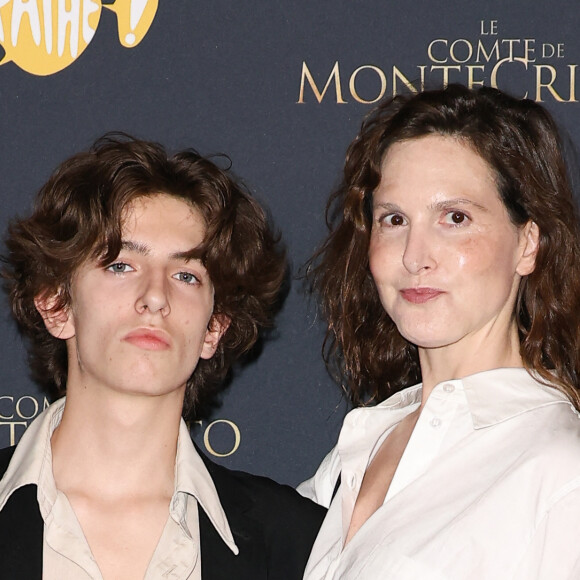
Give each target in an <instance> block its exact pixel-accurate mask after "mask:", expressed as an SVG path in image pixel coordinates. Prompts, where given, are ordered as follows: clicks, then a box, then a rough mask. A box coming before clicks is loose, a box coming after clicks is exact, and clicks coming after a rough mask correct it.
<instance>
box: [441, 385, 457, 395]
mask: <svg viewBox="0 0 580 580" xmlns="http://www.w3.org/2000/svg"><path fill="white" fill-rule="evenodd" d="M443 390H444V391H445V392H446V393H452V392H453V391H454V390H455V387H454V386H453V385H452V384H451V383H445V384H444V385H443Z"/></svg>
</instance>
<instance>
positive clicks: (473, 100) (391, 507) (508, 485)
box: [300, 86, 580, 580]
mask: <svg viewBox="0 0 580 580" xmlns="http://www.w3.org/2000/svg"><path fill="white" fill-rule="evenodd" d="M329 215H331V216H333V219H331V220H330V221H331V232H330V235H329V237H328V239H327V240H326V242H325V244H324V245H323V247H322V249H321V250H320V251H319V252H318V254H317V255H316V256H315V258H314V259H313V262H312V265H311V270H310V273H311V276H312V282H313V287H314V289H315V290H316V291H317V292H318V293H319V295H320V297H321V302H322V306H323V311H324V313H325V315H326V318H327V321H328V334H327V340H326V347H327V348H326V351H325V354H326V360H327V363H329V364H334V369H335V370H337V371H338V372H339V374H340V376H341V379H342V384H343V385H344V386H345V388H346V389H347V391H348V393H349V395H350V398H351V399H352V401H353V403H354V404H355V405H358V406H359V407H360V408H358V409H355V410H353V411H351V412H350V413H349V414H348V416H347V417H346V419H345V422H344V425H343V428H342V431H341V434H340V437H339V440H338V444H337V446H336V448H335V449H334V450H333V451H332V452H331V453H330V454H329V455H328V456H327V457H326V459H325V460H324V461H323V463H322V465H321V466H320V468H319V470H318V471H317V473H316V475H315V476H314V477H313V478H312V479H311V480H309V481H307V482H305V483H304V484H302V486H301V488H300V491H301V492H302V493H303V494H304V495H306V496H308V497H311V498H312V499H314V500H316V501H318V502H319V503H321V504H323V505H326V506H329V505H330V510H329V513H328V515H327V517H326V520H325V522H324V524H323V526H322V528H321V531H320V533H319V536H318V539H317V540H316V543H315V545H314V548H313V552H312V554H311V557H310V561H309V563H308V566H307V569H306V574H305V578H307V579H308V580H318V579H322V578H324V579H326V580H330V579H333V580H338V579H341V580H350V579H353V578H357V579H369V580H370V579H372V580H376V579H377V578H393V579H396V580H407V579H421V580H424V579H437V580H443V579H446V580H447V579H454V580H460V579H461V580H468V579H469V580H474V579H475V580H477V579H493V580H497V579H504V578H506V579H508V578H509V579H521V580H523V579H525V580H530V579H534V578H542V579H548V578H549V579H550V580H553V579H560V578H580V545H578V542H577V538H576V536H577V534H576V532H577V528H578V526H579V525H580V523H579V522H580V418H579V414H578V411H577V409H578V407H579V402H580V397H579V394H578V387H579V386H580V261H579V259H578V256H580V226H579V221H578V213H577V210H576V207H575V205H574V202H573V198H572V193H571V187H570V183H569V181H568V177H567V174H566V166H565V163H564V161H563V157H562V149H561V144H560V141H559V137H558V134H557V130H556V127H555V124H554V122H553V120H552V119H551V117H550V116H549V114H548V113H547V112H546V111H545V110H544V109H543V108H542V107H541V106H540V105H538V104H536V103H534V102H532V101H528V100H516V99H514V98H511V97H509V96H507V95H505V94H503V93H501V92H499V91H497V90H494V89H490V88H482V89H480V90H469V89H467V88H465V87H462V86H449V87H448V88H446V89H444V90H436V91H426V92H423V93H420V94H417V95H412V96H404V97H403V96H398V97H395V98H394V99H392V100H390V101H388V102H385V103H383V104H381V105H380V106H379V107H378V108H377V109H375V110H374V111H373V112H372V113H371V114H370V116H369V117H368V118H367V120H366V121H365V122H364V124H363V126H362V130H361V132H360V134H359V135H358V137H357V138H356V139H355V140H354V142H353V143H352V144H351V146H350V148H349V150H348V154H347V160H346V164H345V171H344V179H343V182H342V184H341V186H340V188H339V190H338V191H337V192H336V193H335V194H334V195H333V197H332V198H331V201H330V202H329ZM413 385H414V386H413ZM381 401H382V402H381ZM374 403H379V404H378V405H376V406H369V405H370V404H374Z"/></svg>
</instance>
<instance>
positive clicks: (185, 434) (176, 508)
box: [0, 397, 238, 554]
mask: <svg viewBox="0 0 580 580" xmlns="http://www.w3.org/2000/svg"><path fill="white" fill-rule="evenodd" d="M65 402H66V398H65V397H63V398H62V399H59V400H58V401H56V402H55V403H53V404H52V405H50V407H48V408H47V409H46V410H45V411H44V412H43V413H42V414H41V415H39V417H37V418H36V419H35V420H34V421H33V422H32V424H31V425H30V426H29V427H28V429H27V430H26V431H25V433H24V435H23V436H22V438H21V439H20V442H19V444H18V446H17V447H16V450H15V451H14V455H13V457H12V460H11V462H10V465H9V466H8V469H7V470H6V473H5V474H4V477H3V478H2V480H0V509H2V508H3V507H4V505H5V503H6V502H7V500H8V498H9V497H10V495H11V494H12V493H13V492H14V491H16V490H17V489H18V488H20V487H23V486H25V485H28V484H34V485H37V486H38V500H39V506H40V509H41V514H42V516H43V518H46V516H47V515H48V513H50V510H51V509H52V505H53V504H54V502H55V500H56V495H57V491H56V485H55V483H54V477H53V475H52V452H51V446H50V438H51V436H52V433H53V431H54V429H56V427H57V426H58V424H59V423H60V420H61V418H62V413H63V410H64V406H65ZM181 494H188V495H191V496H193V497H194V498H195V499H196V500H197V501H198V503H199V504H200V505H201V506H202V508H203V510H204V511H205V513H206V514H207V516H208V517H209V519H210V521H211V523H212V524H213V526H214V527H215V528H216V530H217V532H218V533H219V535H220V536H221V538H222V539H223V541H224V542H225V543H226V545H227V546H228V547H229V548H230V550H232V552H234V553H235V554H237V553H238V547H237V546H236V543H235V541H234V538H233V534H232V532H231V529H230V526H229V524H228V520H227V517H226V514H225V512H224V510H223V507H222V505H221V502H220V499H219V496H218V493H217V490H216V488H215V485H214V483H213V480H212V478H211V476H210V474H209V472H208V470H207V468H206V466H205V464H204V462H203V460H202V459H201V457H200V456H199V454H198V452H197V450H196V449H195V446H194V445H193V442H192V441H191V437H190V434H189V430H188V428H187V426H186V424H185V422H184V421H183V419H182V420H181V424H180V427H179V438H178V442H177V456H176V461H175V489H174V494H173V497H172V499H171V504H170V510H169V512H170V515H171V517H172V518H173V519H174V520H175V521H176V522H178V523H179V525H181V526H182V528H184V530H185V531H186V532H187V533H188V534H189V530H188V529H187V522H186V517H185V516H186V513H185V511H186V503H187V502H186V501H184V498H183V497H181Z"/></svg>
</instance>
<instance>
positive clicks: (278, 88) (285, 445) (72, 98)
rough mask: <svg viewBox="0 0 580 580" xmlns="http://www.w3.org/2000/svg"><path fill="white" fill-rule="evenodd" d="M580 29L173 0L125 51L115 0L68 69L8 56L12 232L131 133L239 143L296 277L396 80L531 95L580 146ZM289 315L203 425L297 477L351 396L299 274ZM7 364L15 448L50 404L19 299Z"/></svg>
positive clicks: (2, 221)
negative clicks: (32, 372) (34, 376)
mask: <svg viewBox="0 0 580 580" xmlns="http://www.w3.org/2000/svg"><path fill="white" fill-rule="evenodd" d="M124 1H125V2H127V0H124ZM55 2H56V0H55ZM95 2H97V0H93V3H95ZM117 2H121V0H117ZM38 3H39V4H41V2H40V0H38ZM9 4H10V3H9ZM579 25H580V8H579V7H578V4H577V2H576V0H569V1H563V0H553V1H551V2H545V1H544V0H542V1H538V0H532V1H530V0H516V1H511V2H503V1H499V0H498V1H487V2H486V1H482V0H462V1H457V0H451V1H449V0H448V1H444V0H415V1H414V2H392V1H391V2H388V1H385V0H382V1H379V0H352V1H345V0H333V1H327V0H317V1H315V2H312V1H308V0H299V1H295V2H289V1H274V0H254V1H252V2H250V1H247V0H246V1H243V0H238V1H236V2H234V1H232V0H229V1H228V0H211V1H209V0H208V1H196V0H160V4H159V7H158V11H157V14H156V16H155V18H154V20H153V23H152V25H151V27H150V29H149V30H148V32H147V34H146V35H145V37H144V39H143V41H142V42H141V43H140V44H139V45H138V46H136V47H134V48H131V49H128V48H124V47H123V46H121V44H120V43H119V38H118V32H117V20H116V17H115V14H113V13H112V12H110V11H108V10H103V12H102V14H101V18H100V22H99V26H98V29H97V32H96V34H95V36H94V38H93V39H92V42H91V43H90V44H89V46H88V47H87V48H86V50H85V51H84V52H83V53H82V54H81V55H80V56H79V58H78V59H77V60H76V61H75V62H73V63H72V64H71V65H70V66H68V67H66V68H65V69H63V70H62V71H61V72H58V73H56V74H52V75H47V76H35V75H33V74H30V73H28V72H26V71H25V70H22V69H21V68H19V67H18V66H17V64H15V63H14V62H10V63H6V64H4V66H1V67H0V179H1V181H0V184H1V185H0V200H1V206H0V207H1V209H0V226H1V229H2V231H3V230H4V228H5V225H6V223H7V221H8V219H9V218H10V217H11V216H13V215H15V214H17V213H22V212H27V211H28V209H29V208H30V203H31V200H32V198H33V196H34V194H35V192H36V191H37V190H38V188H39V187H40V186H41V185H42V183H43V182H44V181H45V180H46V178H47V177H48V175H49V173H50V172H51V170H52V169H53V168H54V167H55V166H56V165H57V164H58V163H59V162H60V161H62V160H63V159H64V158H65V157H67V156H69V155H70V154H72V153H74V152H76V151H78V150H80V149H84V148H86V147H87V146H89V145H90V143H91V142H92V141H93V140H94V138H96V137H97V136H99V135H101V134H102V133H104V132H105V131H109V130H122V131H126V132H128V133H131V134H134V135H136V136H140V137H144V138H148V139H153V140H158V141H160V142H162V143H164V144H165V145H166V146H167V147H168V148H169V149H178V148H184V147H191V146H193V147H195V148H196V149H198V150H200V151H201V152H202V153H214V152H225V153H227V154H228V155H229V156H230V157H231V159H232V161H233V170H234V171H235V173H236V174H238V175H240V176H242V177H243V178H244V180H245V182H246V183H247V184H248V185H249V187H250V189H251V190H252V191H253V192H254V193H255V194H256V195H257V196H258V198H260V199H261V200H262V201H264V202H265V203H266V204H267V205H268V206H269V208H270V210H271V213H272V215H273V218H274V221H275V223H276V225H277V226H278V227H279V228H280V229H281V231H282V233H283V236H284V240H285V242H286V244H287V247H288V250H289V255H290V258H291V261H292V265H293V270H294V272H295V271H296V270H297V268H298V267H299V266H300V265H302V264H303V263H304V261H305V260H306V259H307V257H308V256H309V255H310V253H311V252H312V251H313V249H314V248H315V247H316V245H317V243H319V241H320V240H321V238H322V236H323V234H324V225H323V224H324V219H323V211H324V206H325V202H326V198H327V195H328V193H329V192H330V191H331V190H332V188H333V186H334V185H335V184H336V182H337V180H338V178H339V173H340V168H341V165H342V161H343V156H344V151H345V149H346V147H347V145H348V143H349V142H350V140H351V139H352V138H353V137H354V135H355V134H356V131H357V129H358V126H359V125H360V121H361V119H362V117H363V115H364V114H365V113H366V112H368V111H369V110H370V108H371V107H372V104H370V103H369V102H365V101H372V100H373V99H375V98H376V97H377V96H378V95H379V94H380V93H381V87H382V84H381V83H382V82H386V91H385V94H392V92H393V77H395V80H396V86H395V90H397V91H398V92H401V91H403V90H408V89H405V83H404V81H405V79H406V80H407V81H408V82H410V83H411V84H413V86H414V87H415V88H418V87H419V85H420V79H421V77H422V76H423V78H424V81H425V82H426V83H427V84H428V85H433V86H437V85H440V84H441V82H442V81H443V80H444V79H445V75H447V77H448V79H449V81H457V82H463V83H468V82H469V81H470V79H471V80H472V81H475V82H478V81H485V82H486V84H490V83H492V82H494V81H495V82H496V84H497V85H498V86H499V87H500V88H504V89H507V90H510V91H512V92H514V93H516V94H518V95H522V96H523V94H524V93H525V92H526V91H527V92H528V95H529V96H530V98H535V99H539V100H542V101H544V102H545V104H546V106H547V107H548V108H549V109H550V110H551V111H552V112H553V113H554V115H555V116H556V118H557V120H558V121H559V122H560V123H561V125H562V126H563V127H564V128H565V129H566V131H567V133H568V134H569V136H570V140H571V142H572V143H574V142H575V143H579V142H580V122H579V118H578V112H579V105H578V102H577V98H580V72H579V73H578V75H576V72H577V70H576V64H577V63H578V62H579V61H580V40H579V35H578V28H579ZM5 28H6V26H5ZM526 39H527V40H526ZM337 63H338V64H337ZM361 67H362V68H361ZM333 70H334V73H335V76H331V71H333ZM309 75H310V78H311V79H312V81H310V80H309ZM338 77H340V78H338ZM403 77H404V78H403ZM576 77H578V79H577V78H576ZM329 78H330V83H329V86H328V88H327V90H326V92H324V90H323V89H324V86H325V85H326V83H327V81H328V80H329ZM339 80H340V83H338V81H339ZM312 82H313V83H314V86H313V84H312ZM301 89H302V90H301ZM316 92H318V93H319V94H318V97H317V94H316ZM319 100H320V102H319ZM299 101H303V102H299ZM337 101H341V102H337ZM277 328H278V331H277V337H276V338H275V339H274V340H271V341H269V342H267V343H266V344H265V346H264V349H263V352H262V355H261V357H260V358H259V359H258V360H257V361H256V362H255V363H252V364H251V365H249V366H248V367H246V368H245V369H243V371H242V372H240V373H239V374H238V375H237V376H236V378H235V381H234V382H233V384H232V386H231V388H230V389H229V390H228V392H227V393H226V395H225V396H224V399H223V405H222V407H221V408H220V409H218V410H217V411H216V412H215V413H214V416H213V418H212V421H218V422H217V423H208V422H205V423H203V424H202V425H201V426H196V427H195V429H194V436H195V439H196V440H197V441H198V442H199V443H200V445H201V446H202V447H205V448H206V449H207V448H208V445H207V443H209V447H210V449H209V451H210V452H211V451H212V450H213V451H214V452H218V453H222V454H228V453H230V452H231V451H232V449H233V448H234V447H235V445H236V439H235V431H234V428H233V427H232V424H234V425H235V427H236V428H237V429H238V430H239V434H240V438H239V440H238V441H237V442H238V443H239V446H238V447H237V449H236V450H235V452H233V453H231V454H229V455H228V456H227V457H224V458H223V459H219V460H220V461H223V463H225V464H226V465H229V466H231V467H235V468H243V469H247V470H250V471H254V472H257V473H263V474H267V475H270V476H271V477H274V478H275V479H277V480H279V481H283V482H288V483H291V484H296V483H298V482H299V481H300V480H302V479H304V478H305V477H307V476H309V475H310V474H311V473H312V472H313V470H314V469H315V467H316V465H317V464H318V462H319V461H320V460H321V458H322V457H323V456H324V454H325V453H326V452H327V451H328V450H329V449H330V447H331V446H332V445H333V444H334V442H335V439H336V436H337V434H338V429H339V426H340V423H341V421H342V418H343V416H344V412H345V410H346V405H345V403H344V400H343V399H342V398H341V393H340V390H339V389H338V387H336V386H335V385H333V384H332V382H331V381H330V379H329V378H328V377H327V375H326V373H325V370H324V366H323V364H322V362H321V357H320V345H321V341H322V327H321V325H320V324H318V323H317V322H316V320H315V316H314V310H313V309H311V308H310V309H309V308H308V304H307V299H306V297H305V296H304V295H303V294H302V293H301V284H300V283H299V282H296V281H295V282H293V284H292V288H291V291H290V294H289V296H288V299H287V301H286V303H285V306H284V309H283V311H282V313H281V315H280V316H279V319H278V325H277ZM0 365H1V369H2V375H3V376H2V383H1V386H0V446H5V445H8V444H10V443H11V441H12V440H17V439H18V438H19V437H20V436H21V434H22V432H23V430H24V428H25V426H26V425H27V424H28V423H29V421H30V419H31V418H32V417H33V416H34V415H35V414H37V411H38V410H41V409H42V406H43V402H44V395H43V394H42V393H40V392H39V390H38V389H37V387H36V386H35V385H34V384H33V383H32V382H30V380H29V379H28V378H27V369H26V361H25V354H24V351H23V348H22V346H21V344H20V342H19V338H18V335H17V332H16V330H15V328H14V326H13V324H12V323H11V321H10V319H9V315H8V312H7V308H6V305H5V303H2V310H1V314H0ZM224 420H225V421H227V422H223V421H224ZM208 427H209V430H208ZM204 436H205V437H204Z"/></svg>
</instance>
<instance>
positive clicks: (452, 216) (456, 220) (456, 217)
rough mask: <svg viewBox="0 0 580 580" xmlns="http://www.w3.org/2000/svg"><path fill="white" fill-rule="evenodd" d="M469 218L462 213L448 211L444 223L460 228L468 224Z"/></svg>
mask: <svg viewBox="0 0 580 580" xmlns="http://www.w3.org/2000/svg"><path fill="white" fill-rule="evenodd" d="M468 220H469V217H468V216H467V215H466V214H464V213H463V212H462V211H448V212H447V213H446V214H445V218H444V222H445V223H446V224H448V225H451V226H458V225H461V224H463V223H466V222H467V221H468Z"/></svg>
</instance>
